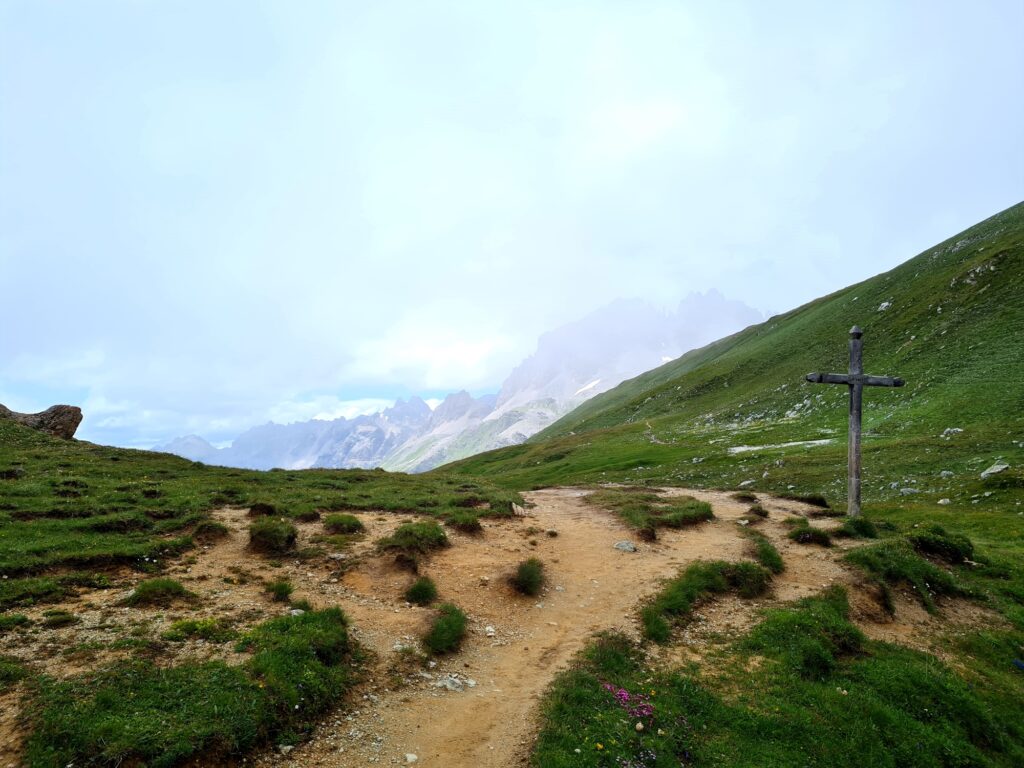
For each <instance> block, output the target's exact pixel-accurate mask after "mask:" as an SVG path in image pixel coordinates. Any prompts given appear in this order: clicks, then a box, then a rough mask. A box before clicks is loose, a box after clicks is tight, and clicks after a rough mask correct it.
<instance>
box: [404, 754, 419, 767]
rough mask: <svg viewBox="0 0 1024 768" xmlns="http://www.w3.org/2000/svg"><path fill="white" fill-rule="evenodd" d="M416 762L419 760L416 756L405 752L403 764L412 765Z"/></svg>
mask: <svg viewBox="0 0 1024 768" xmlns="http://www.w3.org/2000/svg"><path fill="white" fill-rule="evenodd" d="M417 760H419V758H418V757H417V756H416V755H414V754H413V753H412V752H407V753H406V755H405V762H406V764H407V765H412V764H413V763H415V762H416V761H417Z"/></svg>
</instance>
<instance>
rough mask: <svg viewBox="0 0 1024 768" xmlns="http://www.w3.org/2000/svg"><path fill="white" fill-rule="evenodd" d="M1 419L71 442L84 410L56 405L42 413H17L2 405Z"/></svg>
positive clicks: (71, 406) (0, 409) (0, 408)
mask: <svg viewBox="0 0 1024 768" xmlns="http://www.w3.org/2000/svg"><path fill="white" fill-rule="evenodd" d="M0 419H10V420H11V421H14V422H17V423H18V424H24V425H25V426H26V427H31V428H32V429H38V430H39V431H40V432H46V433H47V434H48V435H53V436H54V437H63V438H64V439H65V440H70V439H71V438H72V437H74V436H75V430H77V429H78V425H79V424H81V423H82V409H81V408H78V407H77V406H74V405H54V406H51V407H50V408H47V409H46V410H45V411H42V412H41V413H16V412H15V411H12V410H11V409H10V408H6V407H4V406H3V405H0Z"/></svg>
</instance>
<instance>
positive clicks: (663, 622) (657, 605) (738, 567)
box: [640, 561, 771, 643]
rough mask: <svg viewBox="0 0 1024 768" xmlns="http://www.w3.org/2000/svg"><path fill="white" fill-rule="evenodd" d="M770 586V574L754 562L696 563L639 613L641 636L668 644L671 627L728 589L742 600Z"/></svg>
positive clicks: (762, 592) (756, 594)
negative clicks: (700, 605)
mask: <svg viewBox="0 0 1024 768" xmlns="http://www.w3.org/2000/svg"><path fill="white" fill-rule="evenodd" d="M770 586H771V572H770V571H768V570H767V569H765V568H763V567H761V566H760V565H757V564H756V563H727V562H722V561H714V562H703V561H699V562H696V563H693V564H692V565H690V566H688V567H687V568H686V569H685V570H683V572H682V573H680V574H679V575H678V576H677V577H675V578H674V579H671V580H669V581H668V582H667V583H666V584H665V586H664V587H662V589H661V591H660V592H659V593H658V594H657V595H656V596H655V597H654V598H653V599H652V600H651V601H650V602H649V603H648V604H647V605H645V606H644V607H643V608H642V609H641V611H640V624H641V629H642V631H643V635H644V637H645V638H646V639H648V640H653V641H654V642H656V643H664V642H667V641H668V640H669V639H670V637H671V635H672V627H673V625H676V624H680V623H682V622H684V621H686V620H687V619H688V618H689V616H690V613H691V611H692V610H693V609H694V608H695V607H696V606H697V605H699V604H700V603H701V602H703V601H706V600H708V599H710V598H711V597H713V596H714V595H720V594H723V593H725V592H728V591H729V590H734V591H736V592H737V593H738V594H739V595H740V596H741V597H746V598H750V597H758V596H759V595H762V594H764V593H765V592H766V591H767V590H768V589H769V587H770Z"/></svg>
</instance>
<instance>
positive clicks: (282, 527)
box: [249, 517, 299, 555]
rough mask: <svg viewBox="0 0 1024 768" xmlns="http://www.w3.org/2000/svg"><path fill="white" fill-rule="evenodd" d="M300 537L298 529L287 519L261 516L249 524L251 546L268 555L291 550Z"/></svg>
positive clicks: (281, 553) (256, 550) (280, 553)
mask: <svg viewBox="0 0 1024 768" xmlns="http://www.w3.org/2000/svg"><path fill="white" fill-rule="evenodd" d="M298 537H299V531H298V529H297V528H296V527H295V526H294V525H293V524H292V523H289V522H288V521H287V520H279V519H276V518H272V517H260V518H257V519H256V520H253V521H252V522H251V523H250V524H249V547H250V548H251V549H252V550H253V551H255V552H262V553H263V554H266V555H283V554H286V553H288V552H291V551H292V550H294V549H295V542H296V541H297V540H298Z"/></svg>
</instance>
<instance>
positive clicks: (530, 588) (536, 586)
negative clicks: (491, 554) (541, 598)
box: [511, 557, 544, 596]
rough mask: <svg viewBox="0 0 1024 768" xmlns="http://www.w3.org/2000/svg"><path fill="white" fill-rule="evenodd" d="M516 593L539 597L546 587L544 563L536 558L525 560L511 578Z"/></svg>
mask: <svg viewBox="0 0 1024 768" xmlns="http://www.w3.org/2000/svg"><path fill="white" fill-rule="evenodd" d="M511 582H512V586H513V587H514V588H515V590H516V592H519V593H520V594H523V595H530V596H534V595H539V594H540V590H541V587H543V586H544V563H542V562H541V561H540V560H538V559H537V558H535V557H531V558H530V559H529V560H524V561H523V562H521V563H520V564H519V566H518V567H517V568H516V572H515V573H514V574H513V575H512V578H511Z"/></svg>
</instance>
